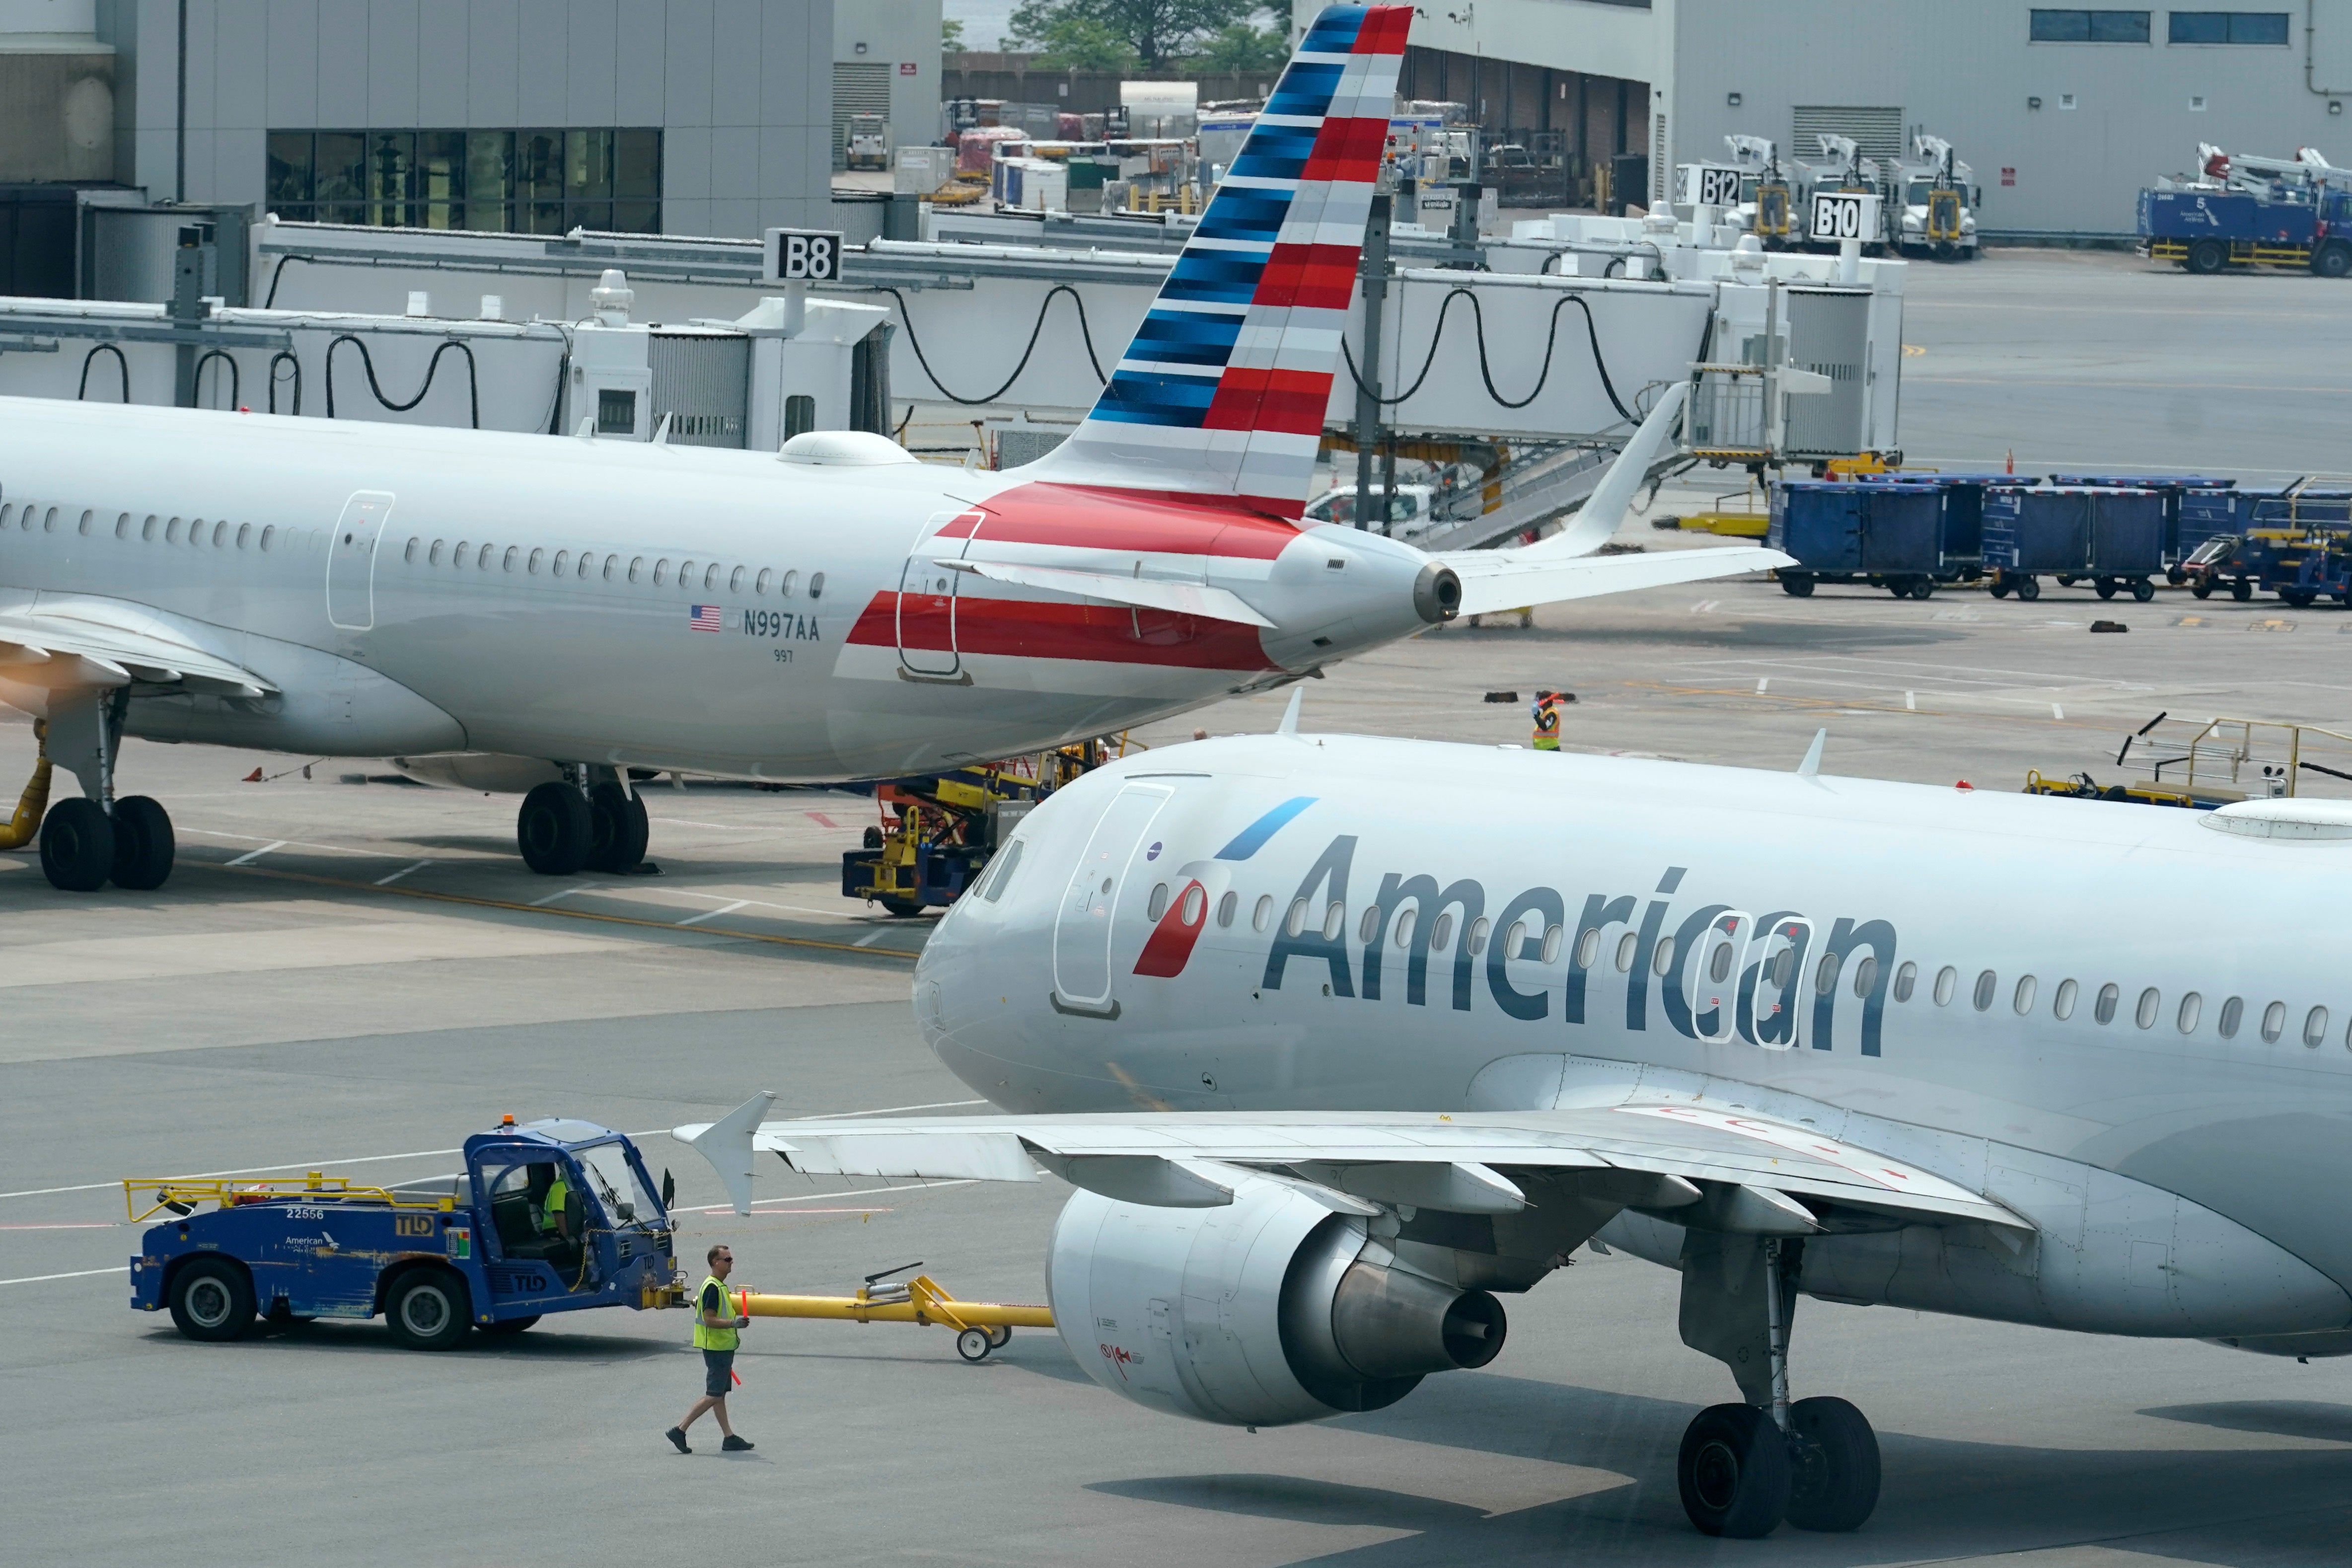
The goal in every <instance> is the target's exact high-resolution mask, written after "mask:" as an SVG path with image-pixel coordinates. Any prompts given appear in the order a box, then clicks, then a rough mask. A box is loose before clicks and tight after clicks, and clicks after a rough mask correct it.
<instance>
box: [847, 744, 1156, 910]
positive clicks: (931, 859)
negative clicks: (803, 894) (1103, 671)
mask: <svg viewBox="0 0 2352 1568" xmlns="http://www.w3.org/2000/svg"><path fill="white" fill-rule="evenodd" d="M1125 751H1126V748H1125V743H1124V742H1117V743H1115V742H1107V741H1086V742H1080V743H1078V744H1076V745H1072V746H1064V747H1061V748H1060V749H1059V750H1056V751H1051V752H1045V753H1044V754H1043V755H1041V756H1038V757H1034V758H1030V757H1024V758H1021V759H1019V760H1018V761H1016V762H1009V763H992V764H991V765H989V766H986V767H970V768H956V769H953V770H951V771H950V772H947V773H924V774H921V775H919V776H917V777H913V778H903V779H896V780H893V781H892V782H890V783H888V784H877V785H876V786H875V790H874V795H875V798H876V800H877V801H878V802H879V803H880V804H881V805H882V806H883V808H884V810H885V811H887V812H892V813H895V816H890V817H887V818H886V819H885V822H884V823H883V824H881V825H877V826H873V827H869V828H867V829H866V844H865V847H863V848H859V849H851V850H846V851H845V852H844V853H843V855H842V857H841V895H842V897H844V898H845V899H864V900H866V901H867V902H869V903H878V904H880V905H881V906H882V907H883V908H884V909H886V910H889V911H890V912H891V913H892V914H894V915H919V914H921V913H922V912H923V910H926V909H930V908H941V909H943V908H945V907H946V906H947V905H949V904H951V903H953V902H955V901H956V900H957V899H959V898H961V897H962V896H963V893H964V890H965V889H967V888H970V887H971V885H972V883H973V882H974V881H976V880H977V879H979V877H980V873H981V869H982V868H983V867H985V866H986V865H987V864H988V862H989V858H990V857H991V856H992V855H994V854H995V853H996V851H997V850H998V849H999V848H1000V847H1003V843H1004V841H1005V840H1006V839H1008V838H1010V837H1012V836H1013V829H1014V828H1015V827H1017V826H1020V823H1021V819H1022V817H1024V816H1027V815H1028V813H1029V811H1030V810H1031V809H1032V808H1033V807H1034V806H1035V805H1036V804H1037V802H1039V801H1041V800H1043V799H1045V796H1047V795H1051V794H1052V793H1053V792H1054V791H1055V789H1057V788H1059V787H1060V786H1061V785H1063V784H1066V783H1068V782H1069V781H1070V780H1071V779H1074V778H1076V777H1077V776H1078V775H1079V774H1080V773H1087V772H1088V771H1090V770H1092V769H1094V768H1096V767H1098V766H1100V765H1101V764H1102V763H1105V762H1107V761H1108V760H1109V759H1110V758H1111V757H1113V756H1115V755H1124V754H1125Z"/></svg>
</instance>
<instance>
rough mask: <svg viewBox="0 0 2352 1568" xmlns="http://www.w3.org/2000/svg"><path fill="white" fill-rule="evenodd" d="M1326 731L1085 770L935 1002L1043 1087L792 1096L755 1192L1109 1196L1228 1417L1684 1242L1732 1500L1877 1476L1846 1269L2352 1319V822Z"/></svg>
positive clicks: (2339, 1344) (1090, 1277) (1101, 1266)
mask: <svg viewBox="0 0 2352 1568" xmlns="http://www.w3.org/2000/svg"><path fill="white" fill-rule="evenodd" d="M1291 713H1292V716H1293V717H1292V720H1289V721H1286V722H1285V725H1284V731H1283V732H1280V733H1277V734H1275V735H1271V736H1255V737H1241V738H1232V739H1222V740H1215V741H1207V742H1196V743H1192V744H1188V745H1181V746H1176V747H1173V748H1170V749H1166V750H1161V751H1155V752H1150V754H1149V755H1148V756H1144V757H1140V758H1131V759H1129V760H1127V761H1125V762H1122V763H1117V764H1115V765H1113V766H1110V767H1108V768H1105V769H1103V770H1102V771H1100V772H1098V773H1094V774H1091V775H1089V776H1088V777H1087V778H1086V779H1084V780H1082V781H1080V782H1079V783H1077V784H1074V785H1072V786H1071V787H1069V788H1067V789H1065V790H1063V791H1062V792H1061V793H1059V794H1058V795H1055V796H1054V797H1053V798H1052V799H1050V800H1049V801H1047V802H1046V803H1045V805H1042V806H1040V807H1039V808H1038V809H1037V810H1036V811H1035V812H1034V814H1032V815H1031V816H1029V817H1028V818H1027V820H1026V821H1025V822H1024V824H1023V825H1022V827H1021V829H1020V831H1019V832H1018V834H1017V835H1016V836H1015V837H1013V839H1012V840H1011V841H1010V843H1009V844H1008V846H1007V847H1006V848H1005V849H1004V850H1003V852H1002V853H1001V854H1000V855H999V856H998V858H997V860H996V863H995V865H994V866H993V867H992V869H991V871H990V872H989V874H988V875H987V876H986V878H985V879H983V880H982V882H981V883H980V884H978V886H977V888H976V889H975V891H974V892H972V893H969V894H967V895H965V897H964V898H963V899H962V900H960V901H959V902H958V903H957V904H956V905H955V906H954V907H953V908H952V909H951V910H950V911H949V913H948V915H947V916H946V918H945V919H944V920H943V921H941V922H940V926H939V928H938V929H937V931H935V932H934V934H933V935H932V937H931V939H930V942H929V946H928V947H927V948H926V950H925V952H924V953H923V956H922V960H921V963H920V964H919V968H918V969H917V971H916V977H915V995H914V1005H915V1013H916V1016H917V1018H918V1020H919V1025H920V1027H921V1029H922V1032H923V1035H924V1037H925V1038H926V1039H927V1040H928V1042H929V1045H930V1047H931V1048H932V1049H933V1050H934V1051H936V1052H937V1053H938V1055H939V1057H940V1059H941V1060H942V1061H943V1062H945V1063H946V1064H947V1066H948V1067H949V1068H951V1069H952V1070H953V1071H954V1072H955V1074H956V1076H957V1077H959V1078H960V1079H963V1081H965V1082H966V1083H968V1084H970V1085H971V1087H972V1088H973V1089H977V1090H978V1091H979V1092H980V1093H982V1094H983V1095H985V1096H986V1097H987V1098H988V1099H989V1100H991V1101H992V1102H993V1103H994V1104H995V1105H996V1106H997V1107H999V1108H1001V1110H1003V1114H1002V1115H987V1116H979V1117H972V1118H966V1119H937V1118H935V1119H929V1120H919V1121H880V1120H876V1121H865V1120H860V1121H833V1122H827V1121H769V1122H765V1123H762V1121H761V1115H762V1113H763V1112H764V1111H765V1110H766V1109H767V1107H768V1105H769V1103H770V1101H771V1100H772V1099H773V1096H772V1095H762V1096H760V1097H758V1098H756V1099H754V1100H751V1101H749V1102H747V1103H746V1104H745V1105H744V1106H742V1107H741V1108H740V1109H739V1110H737V1111H735V1112H734V1113H733V1114H732V1115H731V1116H730V1117H728V1118H727V1119H725V1120H724V1121H720V1122H718V1123H715V1124H710V1125H708V1126H703V1125H697V1126H690V1127H682V1128H679V1129H678V1130H677V1136H678V1137H680V1138H682V1139H684V1140H687V1141H688V1142H694V1143H695V1144H696V1145H697V1146H698V1148H700V1149H701V1150H702V1151H703V1152H705V1153H706V1154H708V1155H709V1157H710V1159H711V1162H712V1163H713V1165H714V1166H715V1167H716V1168H717V1169H718V1171H719V1174H720V1175H721V1177H722V1178H724V1179H725V1180H726V1182H727V1183H728V1185H729V1187H730V1192H731V1193H732V1194H733V1195H734V1197H735V1200H736V1203H737V1205H738V1208H739V1211H740V1208H741V1206H742V1205H744V1204H745V1203H747V1202H748V1200H749V1196H750V1193H751V1170H752V1167H753V1164H754V1156H755V1152H762V1151H764V1152H773V1153H775V1154H779V1155H781V1156H782V1158H783V1161H784V1162H785V1163H787V1164H788V1165H790V1166H791V1167H792V1168H793V1169H795V1170H798V1171H803V1172H814V1173H845V1174H857V1175H881V1176H894V1177H918V1176H919V1177H927V1178H940V1179H948V1178H958V1177H977V1178H986V1179H994V1180H1004V1181H1034V1180H1036V1179H1037V1176H1038V1174H1039V1173H1040V1172H1048V1173H1052V1174H1054V1175H1055V1176H1058V1177H1060V1178H1062V1179H1063V1180H1065V1181H1066V1182H1069V1183H1071V1184H1074V1185H1075V1186H1076V1187H1077V1188H1078V1189H1079V1190H1078V1191H1077V1193H1076V1194H1075V1195H1073V1196H1072V1197H1071V1199H1070V1200H1069V1203H1068V1205H1066V1207H1065V1208H1064V1209H1063V1211H1062V1215H1061V1217H1060V1219H1059V1221H1058V1222H1057V1223H1056V1225H1055V1230H1054V1234H1053V1238H1052V1242H1051V1247H1050V1259H1049V1262H1048V1265H1047V1276H1046V1287H1047V1289H1048V1292H1049V1295H1050V1300H1051V1302H1052V1306H1053V1310H1054V1317H1055V1323H1056V1326H1057V1328H1058V1330H1059V1332H1060V1333H1061V1336H1062V1339H1063V1341H1064V1342H1065V1343H1066V1345H1067V1347H1068V1349H1069V1351H1070V1353H1071V1354H1072V1355H1074V1356H1075V1357H1076V1358H1077V1361H1078V1363H1079V1364H1080V1365H1081V1366H1083V1367H1085V1368H1086V1370H1087V1372H1088V1373H1090V1374H1091V1375H1092V1376H1093V1378H1094V1379H1095V1381H1096V1382H1097V1383H1099V1384H1102V1385H1103V1386H1104V1387H1106V1388H1108V1389H1110V1390H1112V1391H1113V1392H1115V1393H1118V1394H1121V1395H1122V1396H1124V1397H1126V1398H1128V1399H1131V1400H1133V1401H1135V1402H1136V1403H1138V1404H1139V1405H1145V1406H1147V1407H1149V1408H1150V1409H1154V1410H1159V1411H1163V1412H1169V1413H1172V1414H1175V1415H1186V1416H1191V1417H1193V1418H1195V1419H1198V1420H1202V1421H1210V1422H1219V1423H1224V1424H1227V1425H1234V1426H1252V1427H1255V1426H1273V1425H1277V1424H1281V1423H1285V1422H1297V1421H1307V1420H1313V1419H1316V1418H1318V1417H1320V1416H1327V1415H1335V1414H1339V1413H1342V1412H1348V1411H1361V1410H1369V1409H1374V1408H1377V1407H1379V1406H1381V1405H1388V1404H1390V1403H1391V1402H1393V1401H1395V1400H1398V1399H1401V1398H1402V1397H1403V1396H1404V1395H1405V1394H1408V1393H1410V1392H1411V1391H1412V1388H1413V1387H1414V1385H1415V1384H1418V1383H1419V1382H1420V1380H1421V1379H1422V1378H1423V1376H1424V1375H1427V1374H1429V1373H1441V1372H1444V1371H1447V1370H1450V1369H1454V1368H1462V1367H1476V1366H1482V1365H1485V1364H1486V1363H1488V1362H1489V1361H1491V1360H1492V1359H1493V1358H1494V1357H1495V1355H1496V1353H1497V1352H1499V1351H1500V1350H1501V1349H1502V1347H1503V1342H1504V1335H1505V1330H1506V1318H1505V1313H1504V1310H1503V1307H1502V1305H1501V1303H1500V1300H1498V1298H1499V1297H1502V1296H1506V1295H1513V1294H1517V1293H1519V1292H1524V1291H1528V1290H1529V1289H1533V1288H1535V1287H1537V1286H1538V1285H1541V1284H1543V1283H1544V1282H1545V1281H1546V1280H1547V1279H1549V1277H1550V1276H1551V1275H1552V1274H1553V1273H1554V1272H1555V1271H1556V1270H1558V1269H1559V1267H1560V1266H1561V1265H1562V1264H1563V1263H1564V1262H1565V1261H1566V1260H1567V1258H1568V1257H1569V1255H1570V1253H1572V1252H1573V1251H1574V1250H1575V1249H1576V1248H1578V1247H1583V1246H1592V1247H1596V1248H1597V1249H1601V1250H1606V1249H1608V1248H1612V1247H1613V1248H1620V1249H1622V1250H1624V1251H1627V1252H1631V1253H1634V1254H1637V1255H1639V1256H1640V1257H1642V1258H1648V1259H1650V1260H1652V1261H1654V1262H1656V1263H1660V1264H1664V1265H1665V1266H1666V1267H1668V1268H1676V1269H1678V1270H1680V1272H1681V1275H1682V1306H1681V1312H1680V1324H1679V1327H1680V1330H1681V1334H1682V1337H1683V1339H1684V1341H1685V1342H1687V1343H1688V1344H1689V1345H1690V1346H1692V1347H1693V1348H1694V1349H1696V1350H1699V1351H1702V1352H1706V1353H1707V1354H1710V1355H1713V1356H1716V1357H1718V1358H1720V1359H1721V1360H1722V1361H1723V1362H1724V1363H1726V1364H1727V1366H1728V1367H1729V1369H1730V1371H1731V1373H1732V1376H1733V1378H1734V1379H1735V1380H1736V1381H1737V1384H1738V1390H1739V1394H1740V1396H1741V1397H1740V1399H1739V1401H1738V1402H1735V1403H1727V1404H1724V1405H1716V1406H1714V1407H1712V1408H1709V1409H1707V1410H1706V1411H1703V1412H1702V1413H1701V1414H1700V1415H1698V1416H1697V1417H1696V1419H1695V1420H1693V1421H1692V1423H1691V1424H1690V1427H1689V1429H1688V1431H1687V1433H1686V1434H1685V1437H1684V1439H1683V1443H1682V1447H1681V1453H1680V1457H1679V1462H1678V1468H1677V1480H1678V1483H1679V1489H1680V1492H1681V1496H1682V1500H1683V1504H1684V1507H1685V1510H1687V1511H1688V1513H1689V1515H1690V1518H1691V1521H1692V1522H1693V1523H1694V1524H1695V1525H1696V1526H1697V1527H1698V1528H1699V1529H1700V1530H1702V1531H1706V1532H1708V1533H1710V1534H1723V1535H1734V1536H1758V1535H1762V1534H1765V1533H1767V1532H1769V1531H1771V1530H1772V1529H1773V1528H1775V1526H1777V1525H1778V1524H1780V1522H1781V1521H1784V1520H1785V1521H1787V1522H1789V1523H1791V1524H1794V1525H1797V1526H1800V1527H1801V1528H1805V1529H1809V1530H1822V1531H1842V1530H1853V1529H1854V1528H1856V1527H1858V1526H1860V1525H1861V1524H1862V1523H1863V1521H1864V1520H1865V1519H1867V1518H1868V1517H1869V1515H1870V1513H1871V1511H1872V1509H1873V1507H1874V1504H1875V1502H1876V1500H1877V1496H1878V1487H1879V1469H1878V1447H1877V1440H1876V1437H1875V1436H1874V1434H1873V1432H1872V1430H1871V1427H1870V1425H1869V1423H1868V1422H1867V1421H1866V1420H1865V1419H1864V1416H1863V1415H1862V1414H1861V1412H1860V1411H1858V1410H1857V1409H1855V1408H1854V1406H1853V1405H1851V1404H1848V1403H1847V1402H1846V1401H1844V1400H1843V1399H1840V1398H1838V1397H1836V1396H1835V1395H1833V1394H1813V1395H1811V1396H1809V1397H1802V1398H1795V1397H1792V1394H1794V1392H1795V1391H1794V1390H1793V1389H1792V1388H1791V1386H1790V1384H1791V1376H1792V1371H1791V1365H1792V1363H1791V1357H1790V1328H1791V1325H1792V1321H1793V1320H1794V1319H1795V1318H1796V1317H1799V1316H1801V1315H1802V1314H1801V1312H1800V1311H1799V1310H1798V1304H1799V1302H1800V1301H1801V1300H1802V1299H1803V1298H1804V1297H1806V1296H1811V1297H1814V1298H1817V1299H1821V1300H1832V1301H1841V1302H1851V1303H1863V1304H1870V1303H1875V1304H1883V1305H1888V1306H1895V1307H1904V1308H1910V1309H1914V1310H1922V1311H1930V1312H1944V1313H1953V1314H1958V1315H1960V1316H1964V1317H1974V1318H1987V1319H1997V1320H2001V1321H2009V1322H2017V1323H2029V1324H2037V1325H2041V1326H2044V1327H2049V1328H2060V1329H2071V1330H2076V1331H2084V1332H2091V1333H2106V1334H2133V1335H2142V1336H2155V1337H2179V1338H2198V1339H2207V1340H2214V1341H2218V1342H2221V1343H2223V1344H2226V1345H2231V1346H2235V1347H2237V1348H2239V1349H2242V1350H2246V1351H2253V1352H2263V1353H2266V1354H2273V1355H2296V1356H2320V1355H2343V1354H2347V1353H2352V1295H2347V1291H2352V1210H2347V1207H2346V1205H2344V1204H2343V1203H2342V1202H2340V1201H2338V1200H2339V1195H2340V1194H2342V1193H2343V1192H2345V1191H2346V1189H2347V1185H2352V1154H2347V1149H2352V1142H2347V1136H2346V1129H2347V1118H2352V1049H2347V1047H2352V1032H2347V1026H2352V980H2347V976H2346V970H2345V966H2344V964H2343V963H2342V962H2341V958H2340V955H2339V953H2338V952H2337V950H2336V942H2337V940H2338V938H2337V927H2338V925H2339V923H2340V922H2339V921H2338V920H2337V918H2336V911H2337V909H2338V907H2339V905H2340V902H2341V899H2340V889H2341V886H2342V882H2343V867H2344V858H2345V857H2347V856H2352V804H2347V803H2340V802H2339V803H2324V802H2312V801H2308V800H2293V799H2287V800H2256V801H2249V802H2245V803H2243V804H2240V805H2229V806H2225V807H2223V808H2222V809H2221V810H2219V811H2215V812H2212V813H2210V814H2209V813H2191V812H2183V811H2160V810H2153V809H2149V810H2140V809H2133V808H2128V807H2122V806H2104V805H2102V806H2090V805H2084V804H2082V803H2080V802H2075V801H2066V800H2058V799H2051V798H2044V797H2039V796H2027V795H2007V794H1994V793H1991V792H1985V791H1970V790H1969V789H1967V788H1966V787H1965V786H1962V787H1959V788H1956V789H1938V788H1929V787H1925V786H1920V785H1915V784H1885V783H1878V782H1874V781H1869V780H1864V779H1849V778H1835V777H1831V776H1829V775H1826V774H1822V773H1820V772H1819V771H1818V764H1819V759H1820V742H1819V741H1818V740H1817V741H1816V742H1815V746H1814V750H1813V752H1811V754H1810V755H1809V756H1808V757H1807V758H1806V760H1805V762H1804V763H1802V764H1801V766H1800V767H1799V768H1798V769H1797V770H1796V771H1793V772H1790V773H1759V772H1751V771H1746V770H1739V769H1732V768H1720V767H1703V766H1696V765H1691V764H1683V763H1660V762H1643V761H1634V760H1630V759H1620V758H1610V757H1597V756H1579V755H1574V754H1564V753H1558V752H1528V751H1521V750H1518V749H1517V748H1514V747H1503V748H1499V749H1487V748H1483V747H1472V746H1462V745H1446V744H1438V743H1433V742H1407V741H1392V740H1376V739H1366V738H1362V737H1356V736H1342V735H1309V734H1301V733H1298V732H1297V731H1296V728H1295V717H1296V714H1297V701H1296V700H1295V699H1294V701H1293V704H1292V709H1291ZM1399 779H1411V780H1412V781H1413V788H1412V806H1411V809H1409V810H1401V809H1399V802H1398V798H1397V794H1396V785H1395V781H1396V780H1399ZM1530 825H1536V826H1532V827H1531V826H1530ZM2028 885H2030V886H2032V887H2034V888H2037V889H2045V890H2046V891H2045V895H2044V896H2040V897H2035V898H2029V899H2021V898H2018V897H2016V896H2015V889H2018V888H2020V887H2021V886H2028ZM2122 910H2128V911H2130V914H2129V917H2128V919H2126V918H2121V917H2119V916H2118V915H2117V914H2116V912H2115V911H2122ZM2217 933H2226V939H2218V938H2217ZM1548 1289H1549V1291H1550V1292H1551V1293H1553V1294H1554V1295H1557V1296H1561V1297H1563V1298H1567V1297H1572V1294H1573V1292H1574V1289H1575V1281H1574V1279H1572V1278H1571V1279H1567V1280H1564V1281H1562V1282H1561V1283H1560V1284H1559V1285H1554V1286H1549V1287H1548ZM1555 1310H1573V1302H1572V1300H1565V1299H1564V1300H1560V1301H1559V1302H1558V1304H1557V1306H1556V1308H1555ZM1800 1364H1801V1363H1800Z"/></svg>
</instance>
